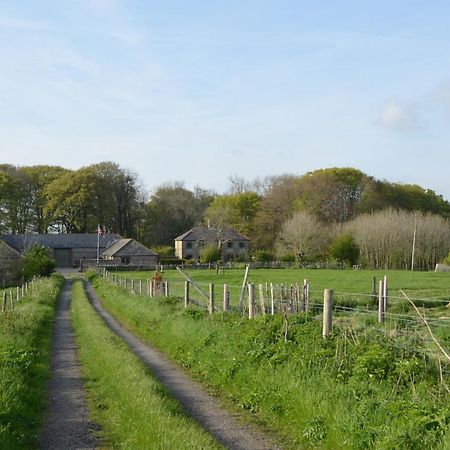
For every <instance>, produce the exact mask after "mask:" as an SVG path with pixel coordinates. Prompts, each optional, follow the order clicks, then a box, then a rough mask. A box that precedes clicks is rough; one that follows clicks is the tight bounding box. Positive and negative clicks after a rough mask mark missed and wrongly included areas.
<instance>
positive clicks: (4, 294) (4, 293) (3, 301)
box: [2, 291, 6, 312]
mask: <svg viewBox="0 0 450 450" xmlns="http://www.w3.org/2000/svg"><path fill="white" fill-rule="evenodd" d="M2 297H3V298H2V312H5V309H6V291H3V296H2Z"/></svg>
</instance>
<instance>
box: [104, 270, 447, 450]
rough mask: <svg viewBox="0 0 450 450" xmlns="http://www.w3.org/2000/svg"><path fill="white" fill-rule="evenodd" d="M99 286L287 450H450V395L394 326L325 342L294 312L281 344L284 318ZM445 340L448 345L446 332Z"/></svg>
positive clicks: (143, 332)
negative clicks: (211, 311)
mask: <svg viewBox="0 0 450 450" xmlns="http://www.w3.org/2000/svg"><path fill="white" fill-rule="evenodd" d="M274 275H275V274H274ZM95 284H96V288H97V290H98V293H99V295H100V296H101V298H102V302H103V304H104V306H105V307H106V308H107V309H108V310H109V311H110V312H112V313H113V314H114V315H115V316H116V317H117V318H119V320H121V321H122V322H123V323H124V324H125V325H126V326H127V327H128V328H130V329H131V330H133V331H134V332H135V333H136V334H138V335H139V336H140V337H141V338H142V339H144V340H146V341H148V342H151V343H152V344H154V345H156V346H157V347H159V348H160V349H162V350H163V351H165V352H166V353H167V354H169V355H170V356H171V357H172V358H173V359H174V360H175V361H177V362H178V363H179V364H180V365H182V366H183V367H185V368H186V370H188V371H189V372H190V373H191V374H192V375H193V376H194V377H196V378H197V379H199V380H200V381H201V382H202V383H204V384H205V385H206V386H207V387H208V389H209V390H210V391H212V392H213V393H214V394H215V395H218V396H220V397H221V398H222V399H225V400H228V401H230V402H231V404H232V405H233V407H234V408H236V409H240V410H241V411H245V412H246V413H248V414H250V415H251V417H252V418H253V419H254V420H255V421H257V422H258V423H259V424H260V425H261V426H263V427H265V428H267V429H269V430H271V431H273V432H275V433H277V434H278V435H279V436H281V437H282V439H283V440H284V443H285V446H286V448H292V449H294V448H317V449H366V448H376V449H394V448H395V449H417V450H419V449H420V450H423V449H445V448H449V446H448V442H449V434H450V432H449V430H448V428H449V425H450V396H449V393H448V390H447V389H446V388H445V386H444V385H443V384H442V383H440V374H439V368H438V365H437V364H436V362H434V361H432V360H430V359H428V358H427V357H424V355H423V354H421V353H420V352H416V351H415V350H414V344H415V343H414V341H411V342H409V344H410V346H409V348H408V346H407V347H406V348H399V346H397V345H396V342H397V341H396V334H395V333H384V332H380V331H381V330H380V328H379V327H377V326H376V325H374V326H373V327H369V328H362V327H361V326H360V324H358V323H355V324H354V326H352V327H351V328H349V324H348V323H346V324H345V325H344V326H342V327H340V326H336V327H335V330H334V333H333V336H332V337H331V339H329V340H326V341H324V340H323V339H322V337H321V324H320V322H319V321H318V320H316V318H314V317H311V316H309V317H306V316H305V315H299V316H296V317H291V318H290V319H289V323H288V332H287V340H286V342H285V339H284V337H285V335H284V332H285V324H284V323H283V317H281V316H274V317H271V316H270V317H265V318H262V317H261V318H258V319H256V320H252V321H249V320H247V319H245V318H241V317H238V316H237V315H234V314H227V315H223V314H216V315H214V316H213V317H210V316H207V314H206V313H205V311H202V310H199V309H188V310H184V309H183V307H182V305H181V304H180V302H178V301H177V300H175V299H173V298H168V299H165V298H158V299H148V298H147V297H145V296H140V295H135V296H130V295H129V294H128V293H127V292H125V291H124V290H123V289H119V288H116V287H114V286H112V285H111V284H110V283H108V282H107V281H105V280H101V279H96V280H95ZM393 331H395V330H393ZM444 337H445V336H444ZM445 339H446V340H445V342H444V344H445V345H446V346H447V348H448V346H449V344H450V336H449V335H448V333H447V335H446V337H445ZM400 347H402V346H400ZM443 377H444V381H445V382H446V383H447V386H448V384H449V383H450V380H449V376H448V374H445V373H444V375H443Z"/></svg>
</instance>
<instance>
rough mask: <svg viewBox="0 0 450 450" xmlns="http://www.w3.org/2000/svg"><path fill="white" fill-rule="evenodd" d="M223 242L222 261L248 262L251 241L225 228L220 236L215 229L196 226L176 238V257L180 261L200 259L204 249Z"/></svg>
mask: <svg viewBox="0 0 450 450" xmlns="http://www.w3.org/2000/svg"><path fill="white" fill-rule="evenodd" d="M219 237H220V240H221V241H222V261H236V260H248V256H249V250H250V240H249V239H248V238H247V237H245V236H244V235H243V234H240V233H238V232H237V231H235V230H233V229H232V228H224V229H223V230H222V231H221V233H220V236H218V231H217V230H216V229H215V228H214V227H207V226H204V225H199V226H196V227H194V228H192V229H190V230H189V231H186V233H184V234H182V235H181V236H178V237H177V238H175V255H176V256H177V257H178V258H180V259H187V260H189V259H193V260H198V259H200V256H201V252H202V249H203V248H204V247H205V246H207V245H210V244H216V245H217V244H218V240H219Z"/></svg>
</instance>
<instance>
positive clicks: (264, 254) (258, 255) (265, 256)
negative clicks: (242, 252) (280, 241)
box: [253, 250, 274, 262]
mask: <svg viewBox="0 0 450 450" xmlns="http://www.w3.org/2000/svg"><path fill="white" fill-rule="evenodd" d="M253 258H254V260H255V261H258V262H268V261H273V260H274V256H273V254H272V253H270V252H268V251H266V250H255V252H254V253H253Z"/></svg>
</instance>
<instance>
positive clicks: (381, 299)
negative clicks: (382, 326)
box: [378, 280, 384, 323]
mask: <svg viewBox="0 0 450 450" xmlns="http://www.w3.org/2000/svg"><path fill="white" fill-rule="evenodd" d="M378 323H384V281H383V280H380V290H379V292H378Z"/></svg>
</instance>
